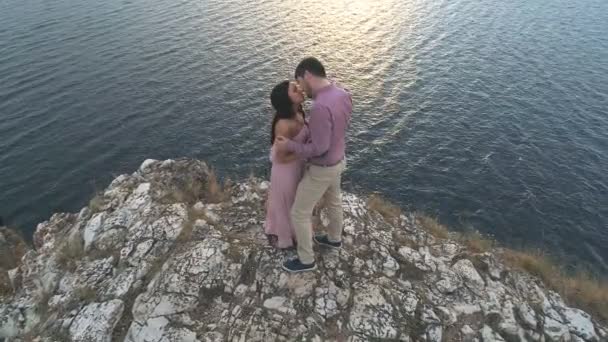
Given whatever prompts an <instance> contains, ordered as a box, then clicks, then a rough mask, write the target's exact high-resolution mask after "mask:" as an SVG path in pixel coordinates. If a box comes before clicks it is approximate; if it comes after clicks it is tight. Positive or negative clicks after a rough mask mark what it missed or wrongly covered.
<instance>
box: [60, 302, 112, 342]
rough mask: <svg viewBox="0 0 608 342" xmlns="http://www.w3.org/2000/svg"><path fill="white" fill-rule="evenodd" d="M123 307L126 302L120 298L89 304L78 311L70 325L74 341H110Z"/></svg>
mask: <svg viewBox="0 0 608 342" xmlns="http://www.w3.org/2000/svg"><path fill="white" fill-rule="evenodd" d="M123 308H124V304H123V302H122V300H119V299H113V300H111V301H109V302H105V303H91V304H89V305H87V306H86V307H84V309H82V310H81V311H80V312H79V313H78V316H76V318H74V321H73V322H72V325H71V326H70V336H71V337H72V341H82V342H94V341H99V342H106V341H107V342H110V340H111V339H112V332H113V331H114V327H115V326H116V323H118V321H119V320H120V318H121V316H122V311H123Z"/></svg>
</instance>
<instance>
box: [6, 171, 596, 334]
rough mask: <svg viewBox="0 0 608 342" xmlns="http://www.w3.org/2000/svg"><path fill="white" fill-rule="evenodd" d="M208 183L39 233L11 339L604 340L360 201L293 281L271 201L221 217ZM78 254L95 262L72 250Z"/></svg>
mask: <svg viewBox="0 0 608 342" xmlns="http://www.w3.org/2000/svg"><path fill="white" fill-rule="evenodd" d="M208 172H209V168H208V167H207V166H206V165H205V164H204V163H202V162H200V161H195V160H170V161H165V162H157V161H152V160H150V161H146V162H144V164H142V167H141V168H140V170H138V171H137V172H136V173H134V174H131V175H121V176H119V177H117V178H116V179H115V180H114V181H113V182H112V183H111V184H110V186H109V187H108V188H107V189H106V190H105V191H104V192H103V193H101V194H100V195H99V196H100V197H99V198H98V200H96V203H95V205H94V206H93V207H92V208H90V209H83V210H81V211H80V213H79V214H78V215H76V214H56V215H53V216H52V217H51V218H50V219H49V221H47V222H44V223H41V224H40V225H39V226H38V230H37V232H36V234H35V236H34V243H35V245H36V250H32V251H28V252H27V253H26V254H25V256H24V257H23V259H22V260H21V263H20V265H19V266H18V267H17V268H15V269H13V270H11V271H10V272H9V273H8V278H10V282H11V283H12V284H13V288H14V293H12V294H10V295H8V296H4V297H0V339H2V338H4V339H6V340H7V341H22V340H24V339H25V337H26V336H39V341H55V340H61V339H66V340H67V339H74V340H76V341H97V340H99V341H109V340H110V339H111V338H112V336H119V337H124V341H131V342H139V341H142V342H143V341H155V342H160V341H166V342H169V341H192V342H194V341H302V340H308V339H311V340H312V339H313V338H314V339H316V340H321V341H335V340H342V341H368V340H380V339H382V340H399V341H413V340H421V341H440V340H446V339H451V338H452V339H453V338H459V337H461V338H462V340H463V341H481V340H484V341H501V340H509V341H515V340H526V341H547V342H548V341H562V340H571V341H583V340H584V341H598V342H601V341H604V340H606V339H607V336H606V327H604V326H601V325H600V324H599V323H598V321H597V320H594V319H593V318H592V317H591V316H589V315H587V314H585V313H584V312H583V311H580V310H578V309H573V308H569V307H568V306H566V304H565V303H564V302H563V300H562V299H561V298H560V297H559V295H557V294H555V293H553V292H551V291H549V290H547V289H546V288H544V287H543V285H542V284H541V283H540V282H539V281H538V280H537V279H535V278H533V277H531V276H529V275H525V274H523V273H518V272H512V271H509V272H506V271H505V270H506V268H505V266H504V265H502V264H500V262H499V261H498V259H496V258H494V256H493V255H492V254H491V252H490V253H486V254H476V255H475V258H476V263H475V265H478V264H477V262H482V263H483V264H484V265H482V266H483V276H482V275H481V274H480V273H479V272H478V271H477V270H476V269H475V265H473V263H472V262H471V261H469V260H467V259H463V257H465V258H466V257H467V255H469V254H468V252H466V248H465V247H464V246H462V245H460V243H459V242H457V241H452V240H449V239H444V240H438V239H435V238H433V237H432V236H430V235H429V234H428V233H427V232H426V231H424V230H423V229H422V227H420V226H419V225H418V223H417V222H416V220H414V219H413V217H412V216H411V215H410V214H403V215H401V217H400V220H399V222H397V220H392V219H391V220H386V219H384V218H383V216H382V215H380V214H379V213H376V212H373V211H370V209H369V208H368V206H367V202H366V200H365V199H364V198H361V197H359V196H356V195H354V194H349V193H345V194H344V196H343V208H344V236H343V241H344V248H343V249H341V250H340V251H334V250H327V249H319V250H316V260H317V265H318V269H317V270H316V271H314V272H309V273H303V274H295V275H291V274H287V273H285V272H284V271H282V270H281V263H282V262H283V260H285V259H288V258H291V257H294V256H296V253H295V251H278V250H275V249H273V248H271V247H269V246H268V243H267V239H266V236H265V235H264V233H263V222H264V215H265V208H264V203H265V202H264V199H265V198H266V195H267V189H268V187H267V186H268V185H267V184H266V185H265V184H264V183H262V182H260V181H259V180H255V179H252V180H249V181H248V182H247V183H245V184H237V185H236V186H233V187H231V188H229V189H228V190H227V191H228V198H227V199H226V201H224V202H221V203H208V199H207V198H206V196H205V194H204V193H201V192H200V191H199V190H200V189H205V184H206V181H207V180H208V179H207V178H206V177H207V175H208ZM192 189H195V190H196V189H198V190H196V191H195V193H189V192H188V191H191V190H192ZM203 192H204V191H203ZM323 212H324V211H323V210H322V211H321V215H322V216H324V215H325V214H323ZM325 216H326V215H325ZM203 217H204V218H203ZM404 237H407V238H408V239H410V240H412V241H414V242H415V243H416V244H417V245H418V246H417V247H416V248H415V249H414V248H410V247H407V246H404V245H403V243H402V242H403V239H402V238H404ZM80 240H82V243H83V246H85V245H86V252H85V253H84V255H75V256H70V255H69V253H68V254H66V253H62V251H61V250H60V248H61V246H62V245H64V244H65V242H66V241H80ZM70 257H71V258H73V259H71V260H66V258H70ZM452 264H453V266H452ZM485 266H488V267H485ZM6 271H8V270H6ZM123 303H126V304H123ZM539 304H540V305H539ZM537 305H539V306H538V307H537ZM532 307H533V308H534V309H535V310H533V309H532ZM123 311H125V312H124V313H123ZM117 322H120V324H118V323H117ZM486 324H487V325H486ZM410 334H412V335H411V336H410ZM60 337H61V338H60ZM122 340H123V339H120V341H122Z"/></svg>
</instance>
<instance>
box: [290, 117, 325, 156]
mask: <svg viewBox="0 0 608 342" xmlns="http://www.w3.org/2000/svg"><path fill="white" fill-rule="evenodd" d="M330 115H331V114H330V112H329V109H328V108H327V107H325V106H322V105H313V107H312V109H311V111H310V120H309V122H308V125H309V128H310V139H311V141H310V142H309V143H303V144H301V143H298V142H295V141H293V140H290V141H289V142H287V150H288V151H290V152H293V153H295V154H296V155H297V156H298V157H300V158H304V159H307V158H313V157H318V156H321V155H323V154H325V152H327V151H328V150H329V145H330V141H331V117H330Z"/></svg>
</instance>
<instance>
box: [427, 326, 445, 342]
mask: <svg viewBox="0 0 608 342" xmlns="http://www.w3.org/2000/svg"><path fill="white" fill-rule="evenodd" d="M442 335H443V329H442V328H441V325H436V324H432V325H430V326H429V327H428V328H427V329H426V338H427V341H429V342H441V337H442Z"/></svg>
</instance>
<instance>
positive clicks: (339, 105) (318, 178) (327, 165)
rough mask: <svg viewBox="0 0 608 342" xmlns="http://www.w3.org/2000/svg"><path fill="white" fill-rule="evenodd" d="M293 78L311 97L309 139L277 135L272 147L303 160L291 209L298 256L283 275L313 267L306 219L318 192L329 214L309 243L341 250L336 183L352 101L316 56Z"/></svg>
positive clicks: (342, 165)
mask: <svg viewBox="0 0 608 342" xmlns="http://www.w3.org/2000/svg"><path fill="white" fill-rule="evenodd" d="M295 77H296V81H297V82H298V85H299V86H300V88H301V89H302V90H303V91H304V92H305V93H306V95H308V97H311V98H313V99H314V102H313V105H312V108H311V111H310V119H309V128H310V135H311V139H310V141H309V142H306V143H302V144H300V143H297V142H295V141H291V140H289V139H287V138H285V137H281V136H280V137H277V148H278V149H279V150H283V151H289V152H293V153H295V154H296V155H297V156H298V157H300V158H304V159H307V160H308V162H309V164H308V165H307V167H306V171H305V173H304V177H303V178H302V181H301V182H300V184H299V185H298V190H297V192H296V198H295V201H294V204H293V207H292V209H291V220H292V222H293V225H294V228H295V231H296V240H297V242H298V258H296V259H293V260H288V261H286V262H285V263H284V264H283V269H284V270H286V271H288V272H304V271H312V270H314V269H316V264H315V256H314V252H313V249H312V241H313V237H312V228H311V226H312V223H311V217H312V211H313V209H314V206H315V204H316V203H317V202H318V201H319V200H320V199H321V197H323V195H324V194H325V195H326V197H325V198H326V204H327V209H328V210H329V227H328V234H327V235H318V236H315V237H314V241H315V242H316V243H317V244H320V245H325V246H329V247H332V248H340V247H342V216H343V212H342V193H341V190H340V181H341V176H342V171H344V168H345V160H344V157H345V149H346V139H345V138H346V130H347V128H348V125H349V123H350V119H351V115H352V99H351V96H350V94H349V93H348V92H347V91H345V90H344V89H342V88H340V87H338V86H336V85H335V84H333V83H332V82H330V81H329V80H328V79H327V76H326V74H325V68H324V67H323V64H321V62H319V60H317V59H316V58H312V57H309V58H306V59H304V60H302V61H301V62H300V64H298V67H297V68H296V72H295Z"/></svg>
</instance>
